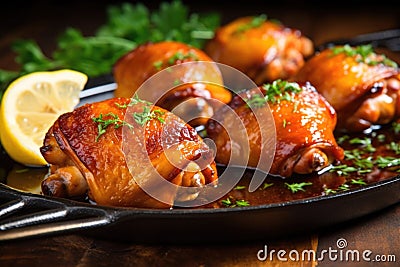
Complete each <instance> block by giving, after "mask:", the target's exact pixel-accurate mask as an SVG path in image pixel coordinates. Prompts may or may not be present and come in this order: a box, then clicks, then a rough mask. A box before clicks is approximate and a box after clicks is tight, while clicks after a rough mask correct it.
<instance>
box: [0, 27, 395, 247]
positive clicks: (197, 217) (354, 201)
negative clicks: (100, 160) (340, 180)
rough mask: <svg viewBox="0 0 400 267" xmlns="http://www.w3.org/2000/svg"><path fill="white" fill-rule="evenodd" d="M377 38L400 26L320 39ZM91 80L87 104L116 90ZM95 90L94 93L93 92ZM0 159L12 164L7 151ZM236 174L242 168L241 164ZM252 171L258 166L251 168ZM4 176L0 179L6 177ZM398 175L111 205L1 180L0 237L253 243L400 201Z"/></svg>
mask: <svg viewBox="0 0 400 267" xmlns="http://www.w3.org/2000/svg"><path fill="white" fill-rule="evenodd" d="M346 43H348V44H350V45H360V44H366V43H371V44H372V45H373V46H375V47H384V48H388V49H390V50H392V51H400V29H395V30H388V31H383V32H378V33H371V34H366V35H362V36H357V37H355V38H353V39H350V40H338V41H334V42H328V43H326V44H324V45H321V46H320V47H319V48H318V49H317V50H322V49H324V48H326V47H330V46H332V45H334V44H346ZM101 83H102V85H100V86H95V84H94V83H93V81H89V83H88V85H87V87H89V88H91V87H95V88H93V89H87V90H84V91H83V92H82V95H81V97H82V101H81V104H83V103H85V102H94V101H99V100H101V99H105V98H107V97H110V96H111V95H112V91H113V90H114V88H115V84H113V83H112V77H111V76H105V77H102V78H101ZM94 92H96V93H94ZM0 157H1V161H0V164H1V165H2V166H3V167H4V168H3V169H7V168H6V166H10V167H11V166H12V160H10V159H9V158H8V156H7V155H6V154H4V153H3V152H2V153H1V154H0ZM237 170H238V173H239V172H241V170H242V169H241V167H238V169H237ZM246 171H248V172H251V171H253V170H251V169H248V170H246ZM1 178H2V177H0V179H1ZM399 192H400V175H398V176H395V177H392V178H390V179H386V180H383V181H380V182H377V183H374V184H370V185H367V186H363V187H360V188H358V189H354V190H349V191H344V192H341V193H337V194H333V195H327V196H319V197H313V198H307V199H301V200H295V201H289V202H282V203H276V204H267V205H260V206H249V207H237V208H218V209H186V208H185V209H171V210H156V209H137V208H112V207H104V206H97V205H92V204H88V203H83V202H78V201H73V200H68V199H58V198H52V197H46V196H42V195H37V194H32V193H26V192H22V191H18V190H16V189H14V188H11V187H9V186H7V185H6V184H4V183H0V241H8V240H14V239H23V238H32V237H39V236H44V235H55V234H66V233H71V232H79V233H82V234H86V235H92V236H97V237H100V238H106V239H113V240H122V241H137V242H157V243H160V242H168V243H200V242H228V241H247V240H257V239H263V238H279V237H284V236H291V235H295V234H298V233H305V232H311V231H313V232H315V231H318V230H322V229H325V228H327V227H330V226H333V225H337V224H340V223H343V222H346V221H348V220H352V219H356V218H360V217H362V216H365V215H367V214H370V213H373V212H376V211H379V210H381V209H383V208H385V207H388V206H391V205H394V204H396V203H398V202H400V193H399Z"/></svg>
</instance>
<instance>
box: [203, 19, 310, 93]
mask: <svg viewBox="0 0 400 267" xmlns="http://www.w3.org/2000/svg"><path fill="white" fill-rule="evenodd" d="M204 50H205V52H206V53H207V54H208V55H210V57H211V58H212V59H213V60H215V61H217V62H220V63H223V64H227V65H230V66H232V67H234V68H236V69H238V70H240V71H242V72H243V73H245V74H247V75H248V76H249V77H250V78H251V79H253V80H254V82H255V83H256V84H258V85H261V84H262V83H264V82H272V81H274V80H276V79H286V78H288V77H290V76H292V75H294V74H295V73H296V72H297V71H298V69H299V68H300V67H301V66H303V64H304V58H305V57H308V56H310V55H312V53H313V52H314V47H313V44H312V41H311V40H310V39H308V38H307V37H305V36H303V35H302V34H301V32H300V31H299V30H296V29H290V28H287V27H285V26H284V25H282V24H279V23H277V22H272V21H268V20H266V19H265V18H263V17H242V18H238V19H236V20H234V21H232V22H230V23H228V24H227V25H224V26H222V27H220V28H219V29H217V31H216V34H215V37H214V38H213V39H212V40H210V41H209V42H208V43H207V44H206V47H205V49H204Z"/></svg>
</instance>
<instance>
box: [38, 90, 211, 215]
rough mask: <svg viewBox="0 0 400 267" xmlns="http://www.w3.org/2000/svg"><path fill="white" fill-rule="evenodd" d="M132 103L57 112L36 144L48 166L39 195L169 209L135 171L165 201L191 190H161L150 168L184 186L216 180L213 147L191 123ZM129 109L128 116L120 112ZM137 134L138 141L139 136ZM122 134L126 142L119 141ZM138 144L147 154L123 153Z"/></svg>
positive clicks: (124, 101) (116, 101)
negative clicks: (41, 141) (84, 197)
mask: <svg viewBox="0 0 400 267" xmlns="http://www.w3.org/2000/svg"><path fill="white" fill-rule="evenodd" d="M130 101H131V100H130V99H128V98H113V99H109V100H105V101H101V102H97V103H93V104H86V105H84V106H82V107H79V108H77V109H75V110H74V111H73V112H70V113H66V114H64V115H61V116H60V117H59V119H58V120H57V121H56V122H55V123H54V125H53V126H52V127H51V129H50V130H49V131H48V133H47V135H46V138H45V140H44V144H43V146H42V147H41V152H42V154H43V156H44V158H45V159H46V160H47V162H48V163H49V164H50V166H51V167H50V172H49V175H48V176H47V178H46V179H45V180H44V181H43V182H42V191H43V194H45V195H52V196H57V197H77V196H82V195H85V194H86V193H87V194H88V196H89V198H90V199H91V200H92V201H94V202H96V203H97V204H100V205H110V206H129V207H148V208H167V207H170V206H171V205H170V204H169V203H164V202H162V201H159V200H157V199H155V198H153V197H151V196H150V195H148V194H147V193H146V192H144V191H143V190H142V188H141V187H140V186H139V185H138V183H137V182H136V181H137V180H135V179H134V178H135V177H133V176H132V175H135V174H136V171H137V175H138V176H143V177H142V178H143V179H145V180H144V181H146V183H148V184H150V185H152V186H154V190H159V191H161V194H166V195H167V196H166V197H167V198H169V199H170V200H171V203H173V201H174V200H179V201H185V200H191V199H193V198H195V197H196V195H195V194H194V195H191V196H188V195H180V196H177V192H169V191H167V192H162V190H163V188H162V187H158V186H159V184H158V183H157V182H154V185H153V184H152V183H153V180H152V174H153V172H151V171H152V170H154V169H155V170H156V172H157V173H158V174H159V175H160V176H161V177H163V178H164V179H166V180H167V181H169V182H171V183H173V184H176V185H179V186H185V187H201V186H203V185H205V184H208V183H212V182H215V181H216V180H217V171H216V167H215V163H214V161H213V158H212V153H211V151H210V150H209V148H208V146H207V145H206V144H205V143H204V142H203V141H202V139H201V138H200V137H199V136H198V135H197V133H196V131H195V130H194V129H193V128H192V127H191V126H189V125H187V124H186V123H185V122H184V121H182V120H181V119H180V118H178V117H177V116H176V115H174V114H172V113H170V112H168V111H167V110H165V109H162V108H159V107H157V106H147V104H143V103H140V104H135V105H132V103H133V102H132V103H131V104H130ZM128 108H129V112H131V111H132V110H133V111H132V113H133V114H130V115H129V114H128V115H127V116H126V117H125V113H127V112H128V111H127V110H128ZM146 108H148V109H147V110H146ZM131 115H132V116H131ZM107 123H108V124H107ZM132 125H134V126H135V127H132ZM128 126H130V127H128ZM134 129H136V130H134ZM138 129H139V130H138ZM141 137H142V138H143V142H144V145H143V147H141V146H140V142H139V141H138V140H141ZM138 138H139V139H138ZM124 140H128V142H127V144H125V143H124V144H125V145H124V144H123V141H124ZM140 149H142V150H145V155H142V154H140V153H133V154H131V153H129V152H130V151H140ZM147 157H148V158H147ZM146 158H147V160H149V162H151V164H150V166H149V165H148V164H146ZM177 197H179V199H177Z"/></svg>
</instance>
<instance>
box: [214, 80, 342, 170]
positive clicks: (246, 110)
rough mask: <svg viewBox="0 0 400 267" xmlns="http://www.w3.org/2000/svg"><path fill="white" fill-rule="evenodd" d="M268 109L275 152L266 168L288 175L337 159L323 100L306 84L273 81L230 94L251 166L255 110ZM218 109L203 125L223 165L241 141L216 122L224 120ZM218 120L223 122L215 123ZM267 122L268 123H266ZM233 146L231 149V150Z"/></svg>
mask: <svg viewBox="0 0 400 267" xmlns="http://www.w3.org/2000/svg"><path fill="white" fill-rule="evenodd" d="M268 106H269V108H270V109H271V112H272V115H273V119H274V122H275V128H276V139H277V140H276V151H275V155H274V159H273V162H272V166H271V169H270V173H271V174H273V175H279V176H282V177H289V176H291V175H292V174H294V173H298V174H308V173H312V172H315V171H319V170H321V169H323V168H324V167H327V166H329V165H330V164H331V163H333V162H334V161H336V160H341V159H343V155H344V154H343V149H342V148H341V147H339V146H338V145H337V143H336V140H335V138H334V135H333V129H334V128H335V124H336V114H335V111H334V109H333V108H332V107H331V106H330V105H329V103H328V102H327V101H326V100H325V99H324V98H323V97H322V96H321V95H320V94H318V93H317V91H316V90H315V88H313V87H312V86H311V85H310V84H305V85H302V86H300V85H299V84H297V83H289V82H286V81H282V80H276V81H274V82H273V83H271V84H265V85H264V86H263V87H259V88H255V89H251V90H247V91H244V92H242V93H241V94H239V95H236V96H234V98H233V100H232V102H231V103H230V108H232V109H233V110H234V111H235V112H236V114H237V115H238V116H239V117H240V119H241V121H242V123H243V124H244V126H245V128H246V131H247V135H248V136H249V142H250V144H249V145H250V146H249V147H250V153H249V155H250V157H249V161H248V165H249V166H253V167H256V166H257V164H258V162H259V159H260V155H261V153H266V152H267V151H266V150H265V151H264V150H263V151H261V136H262V135H261V132H260V129H261V127H260V125H259V122H258V121H257V117H256V116H255V112H256V111H257V110H258V109H265V108H268ZM224 113H225V112H224V110H220V111H218V114H217V116H216V117H213V118H212V119H211V120H210V121H209V123H208V124H207V134H208V136H209V137H210V138H212V139H213V140H214V141H215V143H216V147H217V156H216V161H217V162H221V163H223V164H228V162H229V160H230V155H231V152H233V153H239V154H240V153H241V152H237V150H239V151H240V149H241V144H234V143H232V142H231V140H230V139H229V134H230V133H227V132H226V131H225V129H224V128H223V127H222V126H221V125H229V121H226V120H225V118H224V117H225V115H224ZM220 122H223V123H220ZM270 127H274V126H273V125H271V126H270ZM232 148H233V150H236V152H235V151H231V150H232Z"/></svg>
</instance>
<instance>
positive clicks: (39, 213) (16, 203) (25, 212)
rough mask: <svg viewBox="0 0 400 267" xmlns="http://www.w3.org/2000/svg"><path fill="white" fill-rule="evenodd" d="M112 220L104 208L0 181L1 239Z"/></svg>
mask: <svg viewBox="0 0 400 267" xmlns="http://www.w3.org/2000/svg"><path fill="white" fill-rule="evenodd" d="M11 215H12V216H11ZM111 222H112V216H111V215H110V213H109V212H108V211H107V209H99V208H96V207H95V206H93V207H91V206H82V205H80V206H74V205H73V204H70V203H67V202H64V201H61V200H54V199H47V198H45V197H42V196H35V195H33V194H29V193H22V192H17V191H15V190H13V189H10V188H8V187H7V186H5V185H3V184H0V242H1V241H9V240H15V239H23V238H32V237H39V236H45V235H54V234H61V233H64V234H65V233H71V232H74V231H82V230H88V229H92V228H98V227H102V226H105V225H108V224H110V223H111Z"/></svg>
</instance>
